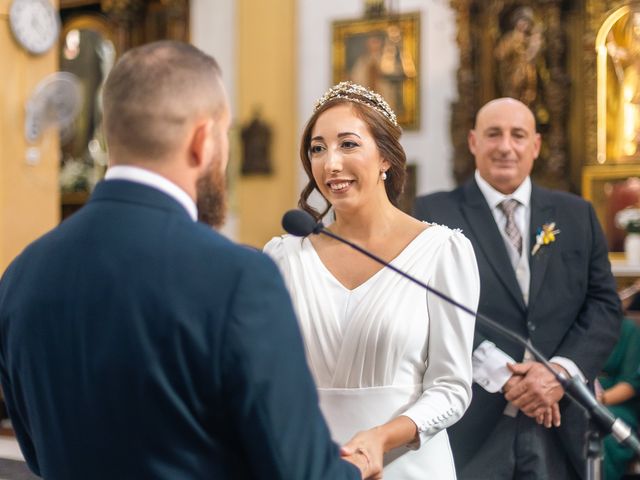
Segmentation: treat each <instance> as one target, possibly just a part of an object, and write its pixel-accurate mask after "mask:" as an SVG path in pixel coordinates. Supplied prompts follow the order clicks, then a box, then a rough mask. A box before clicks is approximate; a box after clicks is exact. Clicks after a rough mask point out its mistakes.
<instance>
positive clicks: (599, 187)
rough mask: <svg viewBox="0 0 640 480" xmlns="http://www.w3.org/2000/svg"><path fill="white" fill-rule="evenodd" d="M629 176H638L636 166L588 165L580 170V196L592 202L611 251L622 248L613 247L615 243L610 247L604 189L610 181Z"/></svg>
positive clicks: (609, 219) (608, 221) (639, 170)
mask: <svg viewBox="0 0 640 480" xmlns="http://www.w3.org/2000/svg"><path fill="white" fill-rule="evenodd" d="M631 177H640V169H639V168H638V166H634V165H589V166H585V167H584V169H583V170H582V196H583V197H584V198H585V199H587V200H589V201H590V202H591V203H592V204H593V208H594V209H595V211H596V215H597V216H598V220H599V221H600V225H602V228H603V230H604V231H605V235H606V236H607V240H608V241H609V244H610V251H611V253H619V252H622V248H620V247H618V248H615V245H614V246H613V248H611V247H612V246H611V242H612V241H613V240H614V239H612V238H611V237H612V235H611V234H612V231H611V228H612V224H611V222H612V218H610V217H609V216H608V212H607V210H608V207H609V204H608V203H607V201H608V200H607V198H606V192H605V191H604V189H605V188H607V185H608V184H610V183H612V182H622V181H625V180H628V179H629V178H631ZM614 213H615V212H614ZM618 236H620V235H618ZM618 240H619V239H618Z"/></svg>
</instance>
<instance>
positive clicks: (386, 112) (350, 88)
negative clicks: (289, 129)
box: [313, 82, 399, 127]
mask: <svg viewBox="0 0 640 480" xmlns="http://www.w3.org/2000/svg"><path fill="white" fill-rule="evenodd" d="M336 98H342V99H344V100H348V101H350V102H355V103H359V104H361V105H366V106H367V107H371V108H373V109H374V110H375V111H377V112H378V113H379V114H381V115H383V116H384V117H385V118H386V119H387V120H389V121H390V122H391V123H393V124H394V125H395V126H396V127H399V125H398V119H397V118H396V114H395V113H394V112H393V110H391V107H390V106H389V104H388V103H387V102H386V100H385V99H384V98H382V95H380V94H378V93H376V92H373V91H371V90H369V89H368V88H365V87H363V86H362V85H358V84H357V83H353V82H340V83H339V84H337V85H334V86H333V87H331V88H330V89H329V90H328V91H327V92H326V93H325V94H324V95H323V96H322V97H320V98H319V99H318V101H317V102H316V104H315V106H314V108H313V111H314V113H315V112H317V111H318V110H319V109H320V108H321V107H322V106H323V105H324V104H325V103H327V102H330V101H331V100H335V99H336Z"/></svg>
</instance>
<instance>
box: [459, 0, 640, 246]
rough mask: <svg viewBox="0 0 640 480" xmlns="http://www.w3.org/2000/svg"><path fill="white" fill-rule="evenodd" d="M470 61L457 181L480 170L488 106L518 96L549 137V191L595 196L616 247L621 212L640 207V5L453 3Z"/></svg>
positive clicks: (565, 0) (545, 161)
mask: <svg viewBox="0 0 640 480" xmlns="http://www.w3.org/2000/svg"><path fill="white" fill-rule="evenodd" d="M450 4H451V5H452V7H453V9H454V10H455V14H456V22H457V44H458V46H459V49H460V64H459V68H458V71H457V81H458V100H457V101H456V102H455V103H454V104H453V105H452V116H451V135H452V142H453V147H454V157H453V158H454V160H453V164H454V175H455V178H456V180H457V181H458V182H462V181H464V180H465V179H467V178H468V177H469V176H470V175H471V173H472V172H473V168H474V163H473V157H472V156H471V154H470V153H469V150H468V148H467V133H468V131H469V129H471V128H472V127H473V122H474V117H475V114H476V112H477V110H478V108H479V107H480V106H482V105H483V104H484V103H485V102H487V101H489V100H491V99H492V98H496V97H500V96H511V97H515V98H518V99H520V100H522V101H523V102H524V103H526V104H527V105H528V106H529V107H530V108H531V109H532V111H533V112H534V115H535V117H536V123H537V127H538V130H539V131H540V133H541V134H542V137H543V145H542V149H541V153H540V157H539V158H538V160H537V161H536V164H535V166H534V171H533V177H534V179H535V180H536V181H537V182H539V183H540V184H542V185H547V186H550V187H553V188H560V189H564V190H569V191H573V192H575V193H581V194H582V195H583V196H585V197H586V198H588V199H589V200H591V201H592V202H593V204H594V207H595V208H596V212H597V214H598V217H599V218H600V221H601V222H602V225H603V228H604V229H605V232H606V234H607V239H608V241H609V247H610V250H611V251H613V252H616V251H621V250H622V249H623V246H622V245H623V241H624V237H625V232H624V231H623V230H621V229H620V228H618V227H617V226H616V224H615V221H614V219H615V214H616V213H617V212H618V211H619V210H621V209H623V208H625V207H628V206H638V207H640V180H639V179H638V178H636V177H638V176H640V1H629V0H627V1H619V0H618V1H613V0H528V1H522V0H521V1H517V0H451V1H450Z"/></svg>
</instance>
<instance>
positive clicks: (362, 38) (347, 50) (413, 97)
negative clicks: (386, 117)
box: [333, 13, 420, 130]
mask: <svg viewBox="0 0 640 480" xmlns="http://www.w3.org/2000/svg"><path fill="white" fill-rule="evenodd" d="M419 45H420V14H419V13H408V14H402V15H393V16H386V17H379V18H373V19H364V20H362V19H361V20H342V21H336V22H334V23H333V83H334V84H335V83H338V82H341V81H345V80H351V81H352V82H355V83H359V84H361V85H363V86H365V87H367V88H370V89H371V90H374V91H376V92H377V93H379V94H380V95H382V96H383V97H384V98H385V100H386V101H387V102H388V103H389V105H390V106H391V108H392V109H393V111H394V112H395V113H396V115H397V117H398V123H400V125H401V126H402V127H403V128H405V129H408V130H415V129H418V128H419V125H420V118H419V95H418V85H419V81H418V75H419V58H420V57H419Z"/></svg>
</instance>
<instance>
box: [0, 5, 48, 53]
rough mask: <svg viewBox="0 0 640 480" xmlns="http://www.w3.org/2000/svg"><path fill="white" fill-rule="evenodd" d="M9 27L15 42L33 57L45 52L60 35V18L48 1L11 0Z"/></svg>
mask: <svg viewBox="0 0 640 480" xmlns="http://www.w3.org/2000/svg"><path fill="white" fill-rule="evenodd" d="M9 25H10V27H11V33H12V34H13V36H14V38H15V39H16V41H17V42H18V43H19V44H20V45H21V46H22V47H23V48H24V49H25V50H27V51H28V52H29V53H32V54H34V55H41V54H43V53H45V52H47V51H48V50H49V49H50V48H51V47H53V45H54V43H55V42H56V40H57V38H58V35H59V34H60V16H59V15H58V11H57V10H56V9H55V7H54V6H53V5H52V4H51V2H50V1H49V0H13V3H12V4H11V8H10V9H9Z"/></svg>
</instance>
